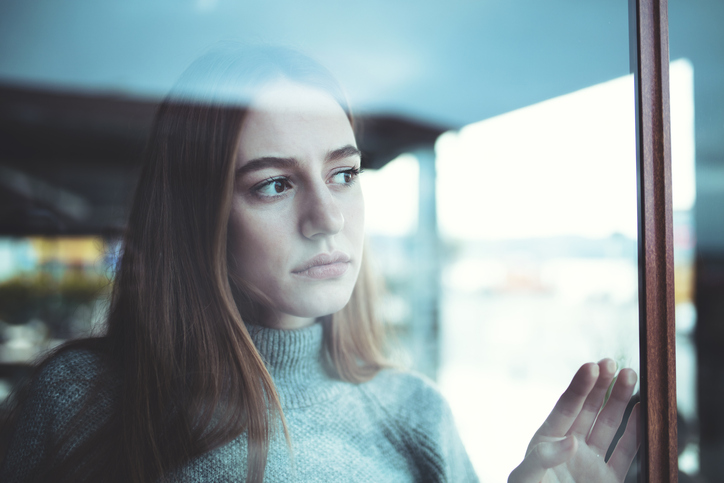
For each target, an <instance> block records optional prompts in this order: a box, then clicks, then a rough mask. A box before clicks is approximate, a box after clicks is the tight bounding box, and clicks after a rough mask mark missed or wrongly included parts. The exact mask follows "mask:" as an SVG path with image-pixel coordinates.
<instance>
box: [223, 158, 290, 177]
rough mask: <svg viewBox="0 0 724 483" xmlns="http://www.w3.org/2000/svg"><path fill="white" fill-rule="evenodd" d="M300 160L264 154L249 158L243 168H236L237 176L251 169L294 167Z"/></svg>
mask: <svg viewBox="0 0 724 483" xmlns="http://www.w3.org/2000/svg"><path fill="white" fill-rule="evenodd" d="M298 165H299V162H298V161H297V160H296V159H294V158H277V157H275V156H264V157H261V158H254V159H251V160H249V161H248V162H247V163H245V164H244V166H242V167H241V168H239V169H237V170H236V176H243V175H245V174H246V173H249V172H251V171H259V170H260V169H265V168H294V167H296V166H298Z"/></svg>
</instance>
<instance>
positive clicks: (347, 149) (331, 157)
mask: <svg viewBox="0 0 724 483" xmlns="http://www.w3.org/2000/svg"><path fill="white" fill-rule="evenodd" d="M352 156H359V157H360V158H361V157H362V153H361V152H360V150H359V149H357V148H356V147H354V146H352V145H351V144H348V145H346V146H344V147H341V148H339V149H335V150H334V151H330V152H328V153H327V156H326V157H325V161H327V162H330V161H339V160H340V159H345V158H351V157H352Z"/></svg>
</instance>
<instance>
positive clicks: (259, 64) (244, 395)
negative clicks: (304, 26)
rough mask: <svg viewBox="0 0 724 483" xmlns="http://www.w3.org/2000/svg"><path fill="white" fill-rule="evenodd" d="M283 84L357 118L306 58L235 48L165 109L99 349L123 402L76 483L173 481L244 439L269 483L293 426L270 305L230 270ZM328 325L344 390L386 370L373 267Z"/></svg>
mask: <svg viewBox="0 0 724 483" xmlns="http://www.w3.org/2000/svg"><path fill="white" fill-rule="evenodd" d="M279 78H287V79H289V80H292V81H295V82H299V83H303V84H306V85H309V86H312V87H315V88H319V89H323V90H324V91H326V92H328V93H330V94H331V95H332V96H333V97H334V98H335V99H337V101H338V102H339V103H340V105H341V106H342V107H343V108H344V109H345V111H346V112H348V113H349V108H348V106H347V103H346V101H345V100H344V96H343V95H342V93H341V90H340V89H339V86H338V85H337V84H336V82H335V81H334V79H333V78H332V76H331V75H330V74H329V72H327V71H326V70H325V69H324V68H323V67H321V66H320V65H319V64H317V63H316V62H314V61H312V60H310V59H309V58H307V57H306V56H304V55H302V54H299V53H297V52H294V51H291V50H287V49H283V48H277V47H253V48H248V47H239V46H233V45H226V46H224V47H223V48H221V49H217V50H216V51H214V52H213V53H211V54H209V55H206V56H204V57H203V58H202V59H200V60H199V61H197V62H195V63H194V64H193V65H192V67H191V68H190V69H189V70H188V71H187V73H186V74H185V75H184V77H182V80H181V81H180V83H179V85H178V86H177V87H176V88H175V89H174V91H173V92H172V94H171V95H170V96H169V98H168V99H166V100H165V101H164V102H163V103H162V105H161V106H160V108H159V111H158V114H157V117H156V120H155V123H154V127H153V129H152V133H151V137H150V141H149V143H148V146H147V149H146V152H145V154H144V160H143V167H142V170H141V173H140V176H139V181H138V186H137V190H136V194H135V198H134V201H133V205H132V208H131V211H130V216H129V220H128V225H127V230H126V233H125V238H124V241H123V255H122V260H121V262H120V266H119V269H118V271H117V274H116V277H115V282H114V290H113V295H112V302H111V307H110V313H109V316H108V325H107V333H106V335H105V337H104V338H103V339H102V342H100V341H98V342H89V344H90V345H93V344H96V346H98V352H99V353H101V354H102V355H103V359H104V360H106V361H107V367H108V369H107V371H104V373H103V374H104V376H103V377H100V378H99V382H98V384H102V383H103V380H104V379H108V378H111V377H112V378H115V379H117V380H120V382H119V383H118V392H117V394H118V397H117V398H115V399H114V404H113V412H112V415H111V417H110V418H109V419H108V421H107V423H106V424H105V425H104V426H103V427H102V428H101V429H100V430H99V431H97V432H96V433H95V434H94V435H93V436H92V437H91V438H88V439H86V441H84V442H83V444H80V445H78V446H77V447H76V449H75V451H74V452H73V453H71V455H70V456H69V457H68V458H66V459H65V460H64V462H63V463H61V465H60V467H59V469H62V471H59V473H65V474H67V475H68V477H67V479H68V481H71V480H72V481H81V480H84V481H90V480H92V481H101V480H114V481H129V482H155V481H159V480H163V479H164V477H165V476H166V475H168V474H169V472H170V471H173V470H174V469H175V468H178V467H181V466H182V465H184V463H186V462H188V461H189V460H190V459H192V458H194V457H196V456H198V455H201V454H203V453H205V452H207V451H209V450H211V449H213V448H217V447H219V446H221V445H223V444H225V443H228V442H229V441H231V440H233V439H235V438H237V437H238V436H239V435H241V434H242V433H246V436H247V438H248V446H247V447H248V458H247V462H248V464H247V467H248V472H247V481H250V482H261V481H262V479H263V475H264V468H265V465H266V459H267V454H268V449H269V444H270V439H271V436H272V434H273V429H274V428H277V427H279V426H280V423H281V427H282V428H284V432H285V434H286V425H285V423H284V418H283V414H282V409H281V405H280V402H279V397H278V395H277V393H276V390H275V388H274V384H273V381H272V379H271V377H270V375H269V373H268V372H267V370H266V367H265V365H264V362H263V360H262V358H261V357H260V356H259V354H258V352H257V351H256V349H255V347H254V344H253V342H252V340H251V338H250V336H249V333H248V332H247V330H246V326H245V323H251V324H254V323H255V321H254V320H249V318H250V317H253V311H249V310H246V309H245V308H244V307H246V306H247V305H249V304H248V303H247V302H249V301H251V305H253V304H254V303H255V302H254V301H255V300H258V298H256V297H255V296H254V294H253V290H251V289H250V288H249V287H245V286H244V284H243V281H239V280H237V279H235V278H234V276H233V275H232V274H230V273H229V270H228V262H227V224H228V218H229V212H230V207H231V198H232V192H233V182H234V180H233V170H234V158H235V153H236V152H237V148H238V142H239V137H240V132H241V125H242V121H243V119H244V115H245V108H244V102H247V101H248V100H249V99H250V98H251V97H252V96H253V93H254V91H255V89H257V88H258V87H260V86H262V85H264V84H265V83H267V82H270V81H272V80H275V79H279ZM350 119H351V117H350ZM240 309H241V310H240ZM242 315H243V317H242ZM323 323H324V341H325V353H326V354H327V357H328V359H329V362H330V364H329V366H330V368H331V372H332V374H331V375H332V376H333V377H338V378H340V379H343V380H346V381H350V382H355V383H357V382H362V381H365V380H368V379H370V378H372V377H373V376H374V375H375V374H376V373H377V371H379V370H380V369H381V368H382V367H383V366H384V365H385V362H384V357H383V353H382V349H381V346H382V329H381V327H380V325H379V323H378V322H377V319H376V317H375V310H374V307H373V286H372V284H371V279H370V277H369V273H368V269H367V268H366V267H365V266H364V262H363V267H362V269H361V271H360V276H359V278H358V280H357V284H356V286H355V289H354V291H353V294H352V297H351V300H350V301H349V303H348V304H347V306H346V307H345V308H344V309H343V310H341V311H340V312H339V313H337V314H334V315H331V316H329V317H325V318H324V322H323ZM89 344H86V346H89ZM81 345H82V343H81ZM73 347H78V343H76V344H72V345H71V346H70V348H73ZM287 441H289V437H288V435H287ZM56 469H58V468H56ZM56 474H57V473H56Z"/></svg>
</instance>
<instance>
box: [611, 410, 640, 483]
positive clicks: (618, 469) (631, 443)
mask: <svg viewBox="0 0 724 483" xmlns="http://www.w3.org/2000/svg"><path fill="white" fill-rule="evenodd" d="M640 412H641V405H640V404H636V405H635V406H634V408H633V410H632V411H631V416H630V417H629V419H628V423H627V424H626V431H624V433H623V436H621V439H619V440H618V443H617V444H616V449H614V450H613V454H612V455H611V458H610V459H609V460H608V466H609V468H611V469H612V470H613V472H614V474H615V475H616V478H617V481H623V479H624V478H625V477H626V473H628V469H629V467H630V466H631V462H633V459H634V457H635V456H636V452H637V451H638V450H639V446H640V445H641V437H640V433H639V417H640Z"/></svg>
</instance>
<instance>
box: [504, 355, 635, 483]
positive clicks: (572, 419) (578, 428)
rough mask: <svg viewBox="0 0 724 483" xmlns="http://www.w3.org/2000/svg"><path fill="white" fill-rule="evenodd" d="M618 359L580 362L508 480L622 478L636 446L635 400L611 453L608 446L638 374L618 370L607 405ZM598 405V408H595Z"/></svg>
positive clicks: (605, 482)
mask: <svg viewBox="0 0 724 483" xmlns="http://www.w3.org/2000/svg"><path fill="white" fill-rule="evenodd" d="M615 374H616V364H615V363H614V362H613V361H612V360H611V359H604V360H602V361H601V362H599V363H598V364H595V363H589V364H584V365H583V366H582V367H581V368H580V369H579V370H578V372H577V373H576V375H575V376H574V377H573V380H572V381H571V384H570V385H569V386H568V389H566V391H565V392H564V393H563V395H562V396H561V398H560V399H559V400H558V402H557V403H556V406H555V407H554V408H553V411H552V412H551V413H550V415H549V416H548V418H547V419H546V420H545V422H544V423H543V425H542V426H541V427H540V429H538V431H537V432H536V433H535V435H534V436H533V439H532V440H531V442H530V444H529V445H528V450H527V452H526V456H525V459H524V460H523V462H522V463H521V464H520V465H519V466H518V467H517V468H515V470H513V472H512V473H511V474H510V477H509V478H508V483H540V482H544V483H555V482H563V481H566V482H571V481H576V482H593V483H614V482H622V481H623V480H624V478H625V477H626V473H627V471H628V469H629V466H631V462H632V461H633V458H634V456H635V455H636V452H637V451H638V447H639V438H638V434H637V431H638V429H637V428H638V418H639V407H638V405H636V407H635V408H634V410H633V412H632V413H631V417H630V419H629V421H628V425H627V427H626V431H625V432H624V434H623V436H622V437H621V439H620V440H619V441H618V443H617V444H616V449H615V450H614V452H613V454H612V455H611V458H610V459H609V460H608V461H605V456H606V451H607V450H608V447H609V446H610V444H611V442H612V440H613V437H614V435H615V434H616V430H617V429H618V427H619V425H620V423H621V419H622V416H623V413H624V411H625V409H626V406H627V404H628V402H629V400H630V399H631V395H632V394H633V390H634V386H635V385H636V373H635V372H634V371H633V370H631V369H622V370H621V372H620V373H619V375H618V377H617V378H616V383H615V384H614V386H613V389H612V390H611V394H610V397H609V398H608V401H607V402H606V405H605V406H604V407H603V409H601V406H602V405H603V403H604V399H605V396H606V393H607V391H608V389H609V387H610V385H611V382H613V379H614V376H615ZM599 410H600V413H599Z"/></svg>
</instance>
